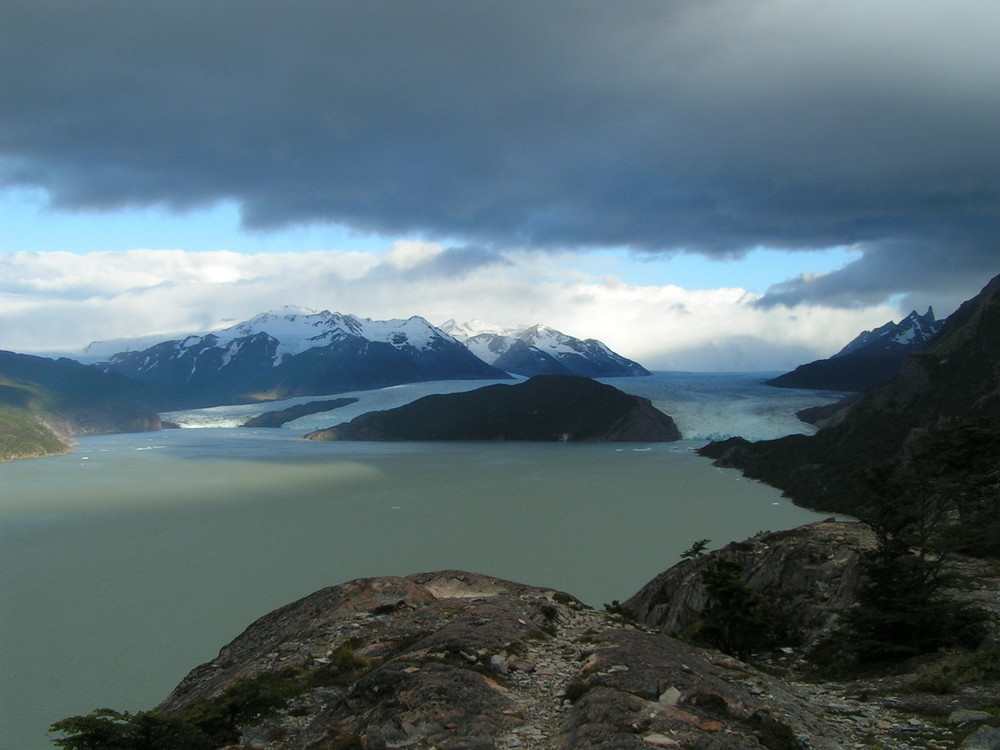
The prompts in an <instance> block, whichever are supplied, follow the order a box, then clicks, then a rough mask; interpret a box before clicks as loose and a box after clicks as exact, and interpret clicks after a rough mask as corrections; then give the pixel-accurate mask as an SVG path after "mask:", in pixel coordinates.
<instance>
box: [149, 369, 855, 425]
mask: <svg viewBox="0 0 1000 750" xmlns="http://www.w3.org/2000/svg"><path fill="white" fill-rule="evenodd" d="M773 375H774V373H759V372H753V373H716V372H709V373H688V372H654V373H653V374H652V375H650V376H648V377H644V378H631V377H620V378H599V380H600V382H602V383H607V384H608V385H613V386H614V387H616V388H618V389H619V390H622V391H624V392H626V393H631V394H633V395H636V396H642V397H643V398H648V399H649V400H650V401H652V402H653V405H654V406H655V407H656V408H658V409H659V410H660V411H662V412H664V413H665V414H669V415H670V416H671V417H673V419H674V422H676V424H677V426H678V428H679V429H680V431H681V434H682V435H683V437H684V439H685V440H723V439H726V438H729V437H734V436H737V435H739V436H741V437H744V438H746V439H747V440H771V439H774V438H778V437H782V436H784V435H791V434H803V435H809V434H812V433H813V432H815V428H814V427H813V426H812V425H810V424H807V423H805V422H803V421H801V420H800V419H799V418H798V417H796V416H795V413H796V412H797V411H800V410H802V409H805V408H808V407H810V406H820V405H823V404H829V403H833V402H834V401H837V400H838V399H839V398H840V397H841V396H842V395H846V394H838V393H835V392H831V391H813V390H797V389H788V388H774V387H772V386H768V385H765V384H764V381H765V380H766V379H768V378H769V377H772V376H773ZM519 380H522V379H521V378H519V379H518V380H517V381H510V380H496V381H491V380H477V381H469V380H442V381H432V382H424V383H410V384H405V385H397V386H392V387H389V388H379V389H377V390H367V391H351V392H349V393H338V394H336V396H337V397H353V398H357V399H358V401H357V402H356V403H354V404H351V405H349V406H346V407H341V408H339V409H335V410H333V411H329V412H319V413H316V414H310V415H308V416H305V417H301V418H300V419H297V420H295V421H293V422H289V423H288V424H286V425H285V426H284V427H283V428H281V429H285V430H292V431H295V432H307V431H310V430H317V429H323V428H325V427H333V426H335V425H338V424H342V423H344V422H349V421H350V420H351V419H353V418H354V417H356V416H358V415H359V414H363V413H365V412H369V411H378V410H385V409H393V408H395V407H397V406H402V405H404V404H407V403H409V402H411V401H415V400H416V399H418V398H421V397H423V396H429V395H432V394H437V393H458V392H463V391H470V390H474V389H476V388H482V387H484V386H487V385H493V384H496V383H507V384H511V383H512V382H518V381H519ZM331 395H332V394H331ZM320 398H322V397H320V396H307V397H300V398H293V399H286V400H283V401H272V402H268V403H267V406H266V408H262V406H261V405H260V404H241V405H233V406H215V407H211V408H205V409H186V410H181V411H174V412H165V413H163V414H162V415H161V417H162V418H163V419H165V420H168V421H171V422H174V423H176V424H178V425H180V426H181V427H185V428H191V427H201V428H205V427H237V426H239V425H240V424H242V423H243V422H245V421H246V420H248V419H250V418H251V417H255V416H257V415H259V414H262V413H264V412H266V411H275V410H278V409H285V408H287V407H289V406H293V405H295V404H300V403H306V402H308V401H315V400H318V399H320Z"/></svg>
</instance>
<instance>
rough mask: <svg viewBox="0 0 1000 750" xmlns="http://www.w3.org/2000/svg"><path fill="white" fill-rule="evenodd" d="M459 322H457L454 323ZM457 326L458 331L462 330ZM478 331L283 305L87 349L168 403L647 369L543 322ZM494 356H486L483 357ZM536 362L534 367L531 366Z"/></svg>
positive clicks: (417, 320) (184, 404)
mask: <svg viewBox="0 0 1000 750" xmlns="http://www.w3.org/2000/svg"><path fill="white" fill-rule="evenodd" d="M453 326H454V324H453ZM455 330H457V328H455ZM487 335H488V334H479V335H477V336H473V337H471V338H469V339H467V340H466V341H465V343H464V344H463V343H462V342H460V341H459V340H458V339H457V338H455V337H454V336H452V335H450V334H449V333H448V332H447V331H446V330H442V329H440V328H436V327H435V326H433V325H431V324H430V323H429V322H427V321H426V320H425V319H423V318H421V317H419V316H413V317H411V318H407V319H406V320H398V319H396V320H371V319H369V318H360V317H358V316H355V315H344V314H341V313H331V312H329V311H325V310H324V311H323V312H313V311H309V310H302V309H299V308H282V309H280V310H274V311H270V312H266V313H261V314H260V315H257V316H255V317H253V318H251V319H250V320H248V321H245V322H242V323H237V324H236V325H233V326H231V327H229V328H226V329H225V330H221V331H213V332H208V333H203V334H193V335H189V336H185V337H182V338H177V339H173V340H169V341H160V342H157V343H155V344H153V345H151V346H147V345H145V344H148V340H143V341H142V343H141V345H140V346H141V348H130V347H129V346H128V343H127V342H116V343H117V345H118V346H122V345H124V346H125V349H124V350H119V351H117V352H114V353H111V354H110V355H108V354H106V352H107V348H108V347H107V346H106V345H105V346H100V345H92V346H91V347H90V348H89V352H88V356H89V357H90V358H92V359H93V358H95V357H97V356H99V355H98V354H97V353H98V352H105V357H106V358H105V359H103V360H102V361H98V362H96V365H95V366H96V367H97V368H98V369H100V370H102V371H104V372H109V373H116V374H119V375H124V376H126V377H129V378H132V379H134V380H137V381H139V382H140V383H143V384H145V385H147V386H149V387H150V388H153V389H154V390H155V391H156V392H157V393H159V394H160V396H161V399H162V403H163V404H164V406H165V408H172V409H178V408H196V407H202V406H214V405H218V404H226V403H252V402H256V401H271V400H276V399H283V398H291V397H296V396H312V395H321V394H329V393H338V392H343V391H349V390H358V389H368V388H383V387H386V386H392V385H399V384H402V383H414V382H421V381H429V380H470V379H471V380H475V379H482V380H504V379H510V378H511V373H514V374H516V375H524V376H530V375H535V374H540V373H548V374H578V375H588V376H609V375H648V374H649V373H648V371H646V370H645V369H644V368H642V367H641V366H640V365H638V364H636V363H635V362H632V361H631V360H627V359H625V358H624V357H621V356H619V355H617V354H615V353H614V352H612V351H611V350H610V349H608V347H606V346H605V345H604V344H602V343H600V342H599V341H595V340H593V339H588V340H586V341H580V340H579V339H575V338H573V337H571V336H566V335H565V334H561V333H559V332H558V331H554V330H552V329H551V328H545V327H544V326H534V327H532V328H531V329H528V330H527V331H524V332H522V333H521V336H520V337H519V338H516V341H510V342H508V340H507V339H508V338H511V337H507V336H503V335H499V334H497V335H496V336H495V337H494V339H493V345H492V350H493V351H491V345H489V344H485V345H484V344H483V341H484V339H482V338H481V337H482V336H487ZM484 354H485V356H483V355H484ZM533 362H534V365H532V363H533Z"/></svg>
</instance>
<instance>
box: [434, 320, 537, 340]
mask: <svg viewBox="0 0 1000 750" xmlns="http://www.w3.org/2000/svg"><path fill="white" fill-rule="evenodd" d="M440 330H442V331H444V332H445V333H447V334H448V335H449V336H452V337H454V338H455V339H456V340H458V341H467V340H468V339H471V338H473V337H474V336H479V335H480V334H484V333H485V334H489V335H492V336H517V335H518V334H519V333H521V331H523V330H524V326H520V327H517V328H505V327H504V326H498V325H496V324H495V323H487V322H486V321H484V320H478V319H475V318H474V319H473V320H467V321H465V322H464V323H459V322H457V321H456V320H455V319H454V318H452V319H451V320H448V321H446V322H444V323H442V324H441V327H440Z"/></svg>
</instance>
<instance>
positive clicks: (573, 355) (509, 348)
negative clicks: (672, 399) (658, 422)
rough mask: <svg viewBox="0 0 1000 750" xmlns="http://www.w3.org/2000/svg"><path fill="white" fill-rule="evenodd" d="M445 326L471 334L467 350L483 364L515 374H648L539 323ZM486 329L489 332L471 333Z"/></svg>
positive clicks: (610, 353)
mask: <svg viewBox="0 0 1000 750" xmlns="http://www.w3.org/2000/svg"><path fill="white" fill-rule="evenodd" d="M449 324H454V321H449V323H448V324H445V326H443V328H446V329H447V328H448V327H451V329H452V330H453V331H460V332H463V333H466V334H469V333H471V334H472V335H469V336H467V338H465V339H464V342H465V345H466V346H467V347H468V348H469V351H471V352H472V353H473V354H475V355H476V356H477V357H479V358H480V359H481V360H483V361H484V362H487V363H489V364H491V365H493V366H494V367H499V368H500V369H502V370H506V371H507V372H510V373H514V374H515V375H523V376H525V377H532V376H534V375H550V374H558V375H583V376H585V377H591V378H601V377H622V376H636V375H648V374H649V371H648V370H646V369H645V368H644V367H642V365H640V364H638V363H636V362H633V361H632V360H630V359H626V358H625V357H622V356H621V355H619V354H616V353H615V352H613V351H611V349H609V348H608V347H607V346H605V345H604V344H602V343H601V342H600V341H597V340H596V339H585V340H581V339H578V338H574V337H573V336H568V335H566V334H565V333H561V332H560V331H557V330H555V329H554V328H549V327H548V326H544V325H541V324H536V325H533V326H530V327H528V328H523V329H520V330H504V329H503V328H502V327H500V326H492V325H490V324H483V323H482V322H481V321H473V322H471V323H462V324H454V325H451V326H449ZM486 326H488V327H489V328H492V329H493V331H480V332H477V333H472V332H473V331H476V330H477V329H480V328H482V327H486ZM452 335H455V334H454V333H453V334H452ZM456 338H457V337H456ZM460 340H462V339H460Z"/></svg>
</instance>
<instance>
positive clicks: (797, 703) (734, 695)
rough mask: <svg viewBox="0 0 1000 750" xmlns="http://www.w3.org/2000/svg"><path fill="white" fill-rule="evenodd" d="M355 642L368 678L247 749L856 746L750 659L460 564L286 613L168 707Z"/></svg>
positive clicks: (360, 586) (357, 588) (252, 739)
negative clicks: (789, 741) (790, 742)
mask: <svg viewBox="0 0 1000 750" xmlns="http://www.w3.org/2000/svg"><path fill="white" fill-rule="evenodd" d="M345 648H349V649H350V653H351V660H352V661H351V664H354V665H363V667H360V668H359V669H358V672H357V673H356V674H349V675H346V676H345V675H342V677H345V678H344V679H342V680H338V679H336V678H334V679H331V680H329V684H327V685H324V686H321V687H316V688H314V689H311V690H309V691H308V692H306V693H304V694H302V695H301V696H300V697H298V698H296V699H294V700H293V701H292V702H291V703H290V704H289V706H288V708H287V710H285V711H283V712H282V713H281V714H279V715H278V716H276V717H274V718H272V719H269V720H268V721H266V722H263V723H261V724H260V725H259V726H247V727H244V728H243V732H244V736H243V745H242V746H249V747H257V748H274V749H275V750H277V749H278V748H282V749H292V748H303V749H304V748H327V747H338V746H343V747H363V748H391V747H406V748H432V747H436V748H439V750H447V749H449V748H450V749H451V750H457V749H458V748H510V749H513V748H521V749H525V750H526V749H529V748H545V749H546V750H549V749H551V748H565V749H566V750H570V749H573V750H583V749H584V748H594V749H596V748H650V747H683V748H692V749H693V748H705V749H706V750H707V749H708V748H713V749H714V748H733V749H734V750H735V749H736V748H756V747H765V746H769V745H764V744H762V742H763V740H762V739H761V738H764V737H771V736H774V735H776V734H782V735H787V736H788V737H789V738H794V737H799V738H801V740H802V741H803V742H806V741H808V746H809V747H813V748H826V747H828V748H834V747H843V746H845V743H846V742H847V741H848V736H847V735H846V734H845V733H844V732H842V731H841V730H840V729H839V728H838V727H837V726H836V725H835V724H834V723H831V722H829V721H828V720H827V719H826V718H825V717H824V715H823V711H822V709H820V708H818V707H817V706H815V705H813V704H811V703H810V702H809V701H808V700H803V699H802V698H801V697H800V696H799V695H798V694H797V693H796V692H795V690H794V689H793V688H792V687H791V686H787V685H783V684H782V683H781V682H780V681H778V680H775V679H773V678H771V677H769V676H767V675H765V674H763V673H761V672H759V671H757V670H755V669H753V668H751V667H749V666H748V665H746V664H743V663H741V662H738V661H736V660H734V659H731V658H729V657H725V656H722V655H720V654H718V653H716V652H711V651H705V650H702V649H698V648H694V647H691V646H688V645H686V644H684V643H682V642H680V641H678V640H675V639H673V638H670V637H668V636H665V635H660V634H657V633H652V632H644V631H642V630H640V629H637V628H636V627H635V626H634V625H632V624H629V623H627V622H626V621H624V620H623V619H622V618H620V617H614V616H612V615H609V614H607V613H604V612H597V611H594V610H592V609H589V608H587V607H585V606H584V605H582V604H580V603H579V602H577V601H576V600H575V599H574V598H573V597H571V596H569V595H567V594H563V593H560V592H556V591H553V590H551V589H544V588H536V587H532V586H526V585H523V584H518V583H512V582H510V581H503V580H499V579H496V578H490V577H487V576H482V575H477V574H473V573H464V572H458V571H445V572H439V573H426V574H420V575H413V576H408V577H406V578H372V579H361V580H357V581H351V582H349V583H345V584H342V585H339V586H333V587H330V588H327V589H323V590H322V591H319V592H317V593H315V594H313V595H311V596H308V597H306V598H304V599H301V600H300V601H298V602H295V603H293V604H290V605H288V606H286V607H283V608H281V609H278V610H276V611H275V612H272V613H271V614H269V615H267V616H265V617H263V618H261V619H260V620H258V621H257V622H255V623H254V624H253V625H251V626H250V627H249V628H248V629H247V630H246V632H244V633H243V634H242V635H241V636H239V637H238V638H237V639H236V640H234V641H233V642H232V643H230V644H229V645H228V646H226V647H225V648H223V649H222V651H221V652H220V654H219V657H218V658H217V659H216V660H214V661H212V662H210V663H208V664H204V665H202V666H201V667H198V668H197V669H195V670H194V671H193V672H192V673H191V674H190V675H189V676H188V677H187V678H186V679H185V680H184V681H183V682H182V683H181V684H180V685H179V686H178V687H177V689H176V690H175V691H174V692H173V693H172V694H171V695H170V697H169V698H168V699H167V700H166V701H165V702H164V703H163V705H162V706H161V708H162V709H164V710H167V711H180V710H183V709H185V708H186V707H190V706H192V705H194V704H195V703H196V702H197V701H198V700H200V699H210V698H212V697H214V696H218V695H220V694H221V693H222V691H223V690H224V688H225V687H226V686H227V685H229V684H231V682H232V681H233V680H234V679H237V678H240V677H252V676H254V675H258V674H261V673H282V671H283V670H284V673H285V674H289V675H292V674H298V675H302V674H306V673H316V672H321V671H322V670H324V669H327V670H328V671H329V670H330V665H336V664H338V663H343V662H344V653H345ZM289 668H291V669H289ZM352 740H354V744H348V743H351V742H352ZM337 743H341V744H339V745H338V744H337ZM770 746H774V745H770Z"/></svg>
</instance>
